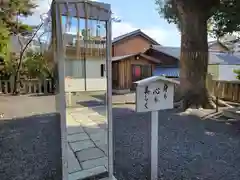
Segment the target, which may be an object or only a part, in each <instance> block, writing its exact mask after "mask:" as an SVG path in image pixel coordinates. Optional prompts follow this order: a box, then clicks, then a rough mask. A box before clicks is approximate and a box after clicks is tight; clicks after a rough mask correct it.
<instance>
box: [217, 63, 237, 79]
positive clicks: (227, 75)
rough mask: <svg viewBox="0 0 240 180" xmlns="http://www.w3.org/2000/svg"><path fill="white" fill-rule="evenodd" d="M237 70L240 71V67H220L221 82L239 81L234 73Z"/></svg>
mask: <svg viewBox="0 0 240 180" xmlns="http://www.w3.org/2000/svg"><path fill="white" fill-rule="evenodd" d="M235 69H240V65H219V78H218V79H219V80H225V81H235V80H237V78H236V74H235V73H234V72H233V71H234V70H235Z"/></svg>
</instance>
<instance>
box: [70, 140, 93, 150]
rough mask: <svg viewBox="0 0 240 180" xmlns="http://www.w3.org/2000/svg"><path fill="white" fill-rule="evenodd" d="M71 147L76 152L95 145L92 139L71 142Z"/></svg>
mask: <svg viewBox="0 0 240 180" xmlns="http://www.w3.org/2000/svg"><path fill="white" fill-rule="evenodd" d="M70 146H71V148H72V149H73V151H74V152H77V151H81V150H83V149H87V148H91V147H95V145H94V143H93V142H92V141H91V140H84V141H77V142H72V143H70Z"/></svg>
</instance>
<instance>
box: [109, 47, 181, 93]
mask: <svg viewBox="0 0 240 180" xmlns="http://www.w3.org/2000/svg"><path fill="white" fill-rule="evenodd" d="M164 49H165V48H162V46H157V45H153V46H150V47H149V48H148V49H147V50H146V51H145V52H143V53H135V54H131V55H124V56H116V57H113V58H112V72H113V76H112V78H113V91H114V92H117V93H125V92H129V91H131V90H133V89H135V85H134V82H136V81H138V80H141V79H144V78H147V77H151V76H153V75H155V74H154V72H156V71H157V72H158V73H160V74H157V75H164V76H167V77H172V78H177V77H178V76H179V60H178V58H176V57H174V56H171V55H169V54H168V53H166V52H165V51H164ZM161 73H162V74H161ZM164 73H167V74H164Z"/></svg>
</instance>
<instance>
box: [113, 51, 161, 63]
mask: <svg viewBox="0 0 240 180" xmlns="http://www.w3.org/2000/svg"><path fill="white" fill-rule="evenodd" d="M136 55H139V56H141V57H143V58H145V59H147V60H149V61H151V62H154V63H156V64H160V63H161V61H160V60H158V59H155V58H153V57H151V56H147V55H145V54H143V53H135V54H128V55H124V56H115V57H112V61H121V60H124V59H126V58H129V57H132V56H136Z"/></svg>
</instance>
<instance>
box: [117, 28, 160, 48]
mask: <svg viewBox="0 0 240 180" xmlns="http://www.w3.org/2000/svg"><path fill="white" fill-rule="evenodd" d="M137 35H142V36H143V37H145V38H146V39H148V40H149V41H151V42H152V43H153V44H155V45H159V43H158V42H157V41H155V40H154V39H152V38H151V37H149V36H148V35H146V34H145V33H143V32H142V31H141V29H137V30H135V31H132V32H129V33H126V34H124V35H121V36H118V37H116V38H114V39H113V41H112V43H113V44H114V43H117V42H119V41H121V40H123V39H125V38H128V37H131V36H137Z"/></svg>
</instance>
